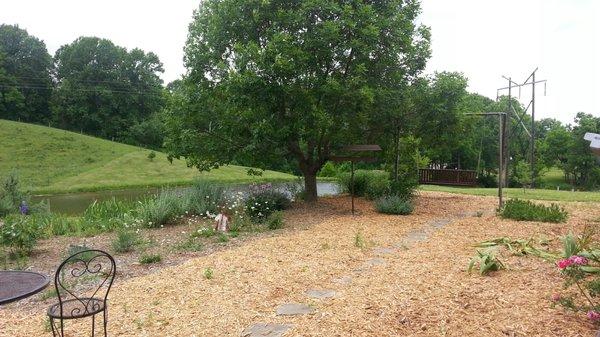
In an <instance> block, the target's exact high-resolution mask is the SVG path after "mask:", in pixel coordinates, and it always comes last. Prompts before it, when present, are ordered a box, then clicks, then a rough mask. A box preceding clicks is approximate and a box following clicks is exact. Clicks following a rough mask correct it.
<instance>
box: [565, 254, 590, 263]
mask: <svg viewBox="0 0 600 337" xmlns="http://www.w3.org/2000/svg"><path fill="white" fill-rule="evenodd" d="M569 260H570V261H571V262H572V263H573V264H576V265H578V266H583V265H586V264H587V263H588V260H587V259H586V258H585V257H583V256H578V255H573V256H571V257H570V258H569Z"/></svg>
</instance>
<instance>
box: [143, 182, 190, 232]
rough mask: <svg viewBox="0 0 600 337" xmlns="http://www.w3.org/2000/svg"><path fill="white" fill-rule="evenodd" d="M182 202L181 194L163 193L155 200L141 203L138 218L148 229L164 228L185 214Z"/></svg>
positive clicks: (150, 199)
mask: <svg viewBox="0 0 600 337" xmlns="http://www.w3.org/2000/svg"><path fill="white" fill-rule="evenodd" d="M182 200H183V198H182V194H181V193H177V192H174V191H162V192H161V193H160V194H158V195H157V196H156V197H154V198H148V199H145V200H142V201H140V202H139V205H138V209H137V210H138V217H139V219H140V221H141V223H142V224H143V225H144V226H146V227H148V228H158V227H162V226H164V225H166V224H167V223H168V222H170V221H172V220H173V219H175V218H176V217H177V216H179V215H180V214H181V213H183V212H182V211H181V209H182Z"/></svg>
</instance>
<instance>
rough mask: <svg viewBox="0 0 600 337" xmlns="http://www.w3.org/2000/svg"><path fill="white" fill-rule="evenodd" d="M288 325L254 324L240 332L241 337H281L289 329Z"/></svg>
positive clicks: (291, 326)
mask: <svg viewBox="0 0 600 337" xmlns="http://www.w3.org/2000/svg"><path fill="white" fill-rule="evenodd" d="M293 327H294V326H293V325H289V324H273V323H256V324H254V325H252V326H250V327H247V328H246V329H244V331H242V337H282V336H283V334H284V333H285V332H286V331H288V330H289V329H291V328H293Z"/></svg>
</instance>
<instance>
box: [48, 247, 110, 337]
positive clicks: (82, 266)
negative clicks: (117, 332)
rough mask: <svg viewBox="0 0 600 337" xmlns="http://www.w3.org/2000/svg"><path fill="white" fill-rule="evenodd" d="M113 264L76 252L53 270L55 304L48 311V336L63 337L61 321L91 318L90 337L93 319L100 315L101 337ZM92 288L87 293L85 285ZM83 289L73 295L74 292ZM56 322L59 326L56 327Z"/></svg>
mask: <svg viewBox="0 0 600 337" xmlns="http://www.w3.org/2000/svg"><path fill="white" fill-rule="evenodd" d="M115 272H116V264H115V260H114V259H113V257H112V256H110V255H109V254H108V253H106V252H104V251H101V250H96V249H90V250H83V251H80V252H77V253H75V254H73V255H72V256H70V257H69V258H67V259H66V260H65V261H64V262H63V263H62V264H61V265H60V266H59V267H58V269H57V270H56V274H55V276H54V287H55V288H56V293H57V295H58V303H56V304H54V305H52V306H51V307H50V308H48V317H49V318H50V325H51V327H52V336H54V337H56V336H60V337H64V336H65V334H64V320H70V319H76V318H83V317H89V316H92V337H93V336H94V332H95V323H96V315H97V314H100V313H102V315H103V318H104V320H103V323H104V336H105V337H106V335H107V334H106V327H107V298H108V292H109V291H110V287H111V286H112V283H113V280H114V278H115ZM90 284H91V285H93V286H92V287H91V289H90V286H89V285H90ZM78 286H79V287H81V288H82V289H86V290H87V291H85V293H86V294H91V295H86V294H77V292H76V290H75V289H74V288H76V287H78ZM55 321H59V322H60V324H58V325H57V324H56V323H55Z"/></svg>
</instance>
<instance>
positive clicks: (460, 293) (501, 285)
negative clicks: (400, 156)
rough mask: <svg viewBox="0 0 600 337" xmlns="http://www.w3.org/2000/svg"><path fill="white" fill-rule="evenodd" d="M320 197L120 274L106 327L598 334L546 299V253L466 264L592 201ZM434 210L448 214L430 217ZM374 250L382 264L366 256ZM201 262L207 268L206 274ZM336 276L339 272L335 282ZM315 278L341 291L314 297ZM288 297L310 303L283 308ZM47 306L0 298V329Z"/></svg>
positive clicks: (158, 331) (429, 195) (129, 331)
mask: <svg viewBox="0 0 600 337" xmlns="http://www.w3.org/2000/svg"><path fill="white" fill-rule="evenodd" d="M320 203H321V204H320V205H319V206H318V207H317V208H315V209H313V208H311V207H309V206H298V207H296V208H294V209H292V210H290V211H289V212H286V222H287V223H288V225H289V226H290V227H292V229H290V230H284V231H280V232H278V233H277V234H276V235H269V236H264V237H260V238H258V239H254V240H249V241H247V242H243V243H241V244H240V245H237V246H232V247H230V248H228V249H223V250H219V251H216V252H214V253H211V254H208V255H204V256H199V257H194V258H191V259H190V260H188V261H187V262H183V263H182V264H179V265H176V266H172V267H167V268H163V269H160V270H158V271H156V272H153V273H151V274H148V275H145V276H139V277H132V278H128V279H121V280H119V279H117V280H116V284H115V286H114V288H113V290H112V291H111V294H110V302H109V335H110V336H182V337H183V336H185V337H191V336H198V337H200V336H240V334H241V332H242V331H243V330H244V329H245V328H247V327H249V326H251V325H253V324H255V323H278V324H291V325H293V328H292V329H290V330H289V331H287V332H286V333H285V335H284V336H285V337H288V336H344V337H346V336H590V337H591V336H594V335H595V331H596V330H597V327H594V326H593V325H592V324H590V323H589V322H588V321H587V319H586V318H585V315H584V314H581V313H572V312H566V311H564V310H563V309H561V308H558V307H557V308H552V306H551V302H550V297H551V296H552V294H553V293H557V292H560V291H561V290H562V278H561V277H560V274H559V272H558V270H557V268H556V267H555V266H554V265H553V264H552V263H549V262H546V261H543V260H541V259H539V258H536V257H517V256H511V255H510V254H509V253H508V252H506V251H503V250H501V251H500V252H499V254H500V259H501V260H502V261H503V262H504V263H505V264H506V265H507V266H508V267H509V269H508V270H503V271H499V272H495V273H493V274H492V275H491V276H489V277H481V276H479V275H477V274H471V275H470V274H468V273H467V272H466V268H467V264H468V262H469V260H470V258H471V257H472V256H473V255H474V254H475V247H474V246H473V245H474V244H475V243H477V242H480V241H484V240H488V239H492V238H496V237H501V236H510V237H512V238H535V239H536V240H537V239H548V240H550V246H551V247H552V249H555V250H556V249H559V248H560V237H561V236H563V235H565V234H566V233H568V232H569V231H575V232H579V231H581V230H582V229H583V227H584V226H585V225H586V224H590V223H592V224H593V219H598V218H599V217H600V207H598V204H594V203H565V204H564V205H565V207H566V208H567V209H568V210H569V212H570V217H569V220H568V222H567V223H564V224H547V223H536V222H516V221H509V220H503V219H499V218H498V217H497V216H496V215H495V214H494V207H495V205H496V199H494V198H490V197H476V196H466V195H455V194H446V193H436V192H423V193H422V194H421V195H420V196H419V198H418V202H417V208H416V211H415V213H414V214H412V215H410V216H387V215H381V214H377V213H375V212H374V211H373V208H372V204H371V203H370V202H367V201H364V200H359V201H358V202H357V206H358V209H359V215H356V216H352V215H350V214H349V212H348V208H349V199H348V198H346V197H334V198H324V199H322V200H321V201H320ZM477 212H482V216H480V217H479V216H476V215H475V213H477ZM440 219H443V220H451V221H450V222H449V223H447V224H446V225H444V226H441V227H440V228H435V229H431V228H432V227H431V225H430V224H431V223H432V222H435V221H437V220H440ZM296 223H304V224H305V225H297V224H296ZM295 224H296V225H295ZM422 228H427V231H426V233H427V236H428V237H427V238H426V239H425V240H423V241H418V242H413V243H411V244H410V245H407V244H406V237H407V235H408V234H409V233H411V232H414V231H418V230H420V229H422ZM357 237H359V238H360V240H359V241H360V242H361V244H360V245H359V246H362V247H357V244H356V242H357ZM362 243H364V244H362ZM382 248H388V249H391V250H392V251H391V252H390V251H389V250H385V249H383V250H382ZM378 252H385V254H380V253H378ZM375 258H377V259H382V260H383V261H384V262H385V263H371V264H369V263H368V261H370V260H371V261H372V259H375ZM206 268H211V269H212V270H213V278H212V279H206V278H205V277H204V276H203V275H204V271H205V269H206ZM340 279H344V280H346V281H345V282H334V280H340ZM0 286H1V285H0ZM310 289H328V290H333V291H335V293H336V296H334V297H331V298H325V299H313V298H310V297H308V296H307V295H306V292H307V290H310ZM286 303H303V304H307V305H309V306H311V307H312V308H314V309H315V312H314V313H313V314H309V315H300V316H277V315H276V312H275V310H276V308H277V307H278V306H280V305H282V304H286ZM44 313H45V307H44V306H42V305H41V304H40V306H39V308H37V313H36V314H33V315H32V314H31V310H30V309H27V310H26V309H22V308H21V307H19V305H9V306H6V307H2V308H0V336H7V337H8V336H10V337H18V336H26V337H35V336H49V335H51V333H50V332H48V331H47V330H45V317H44ZM89 326H90V321H87V320H81V321H80V322H68V323H67V331H68V335H69V336H79V335H82V333H88V332H89ZM98 332H99V330H98Z"/></svg>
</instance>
